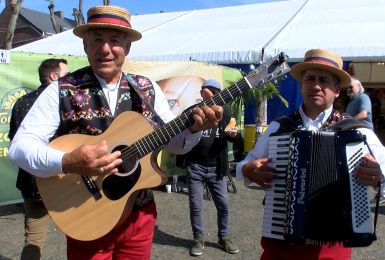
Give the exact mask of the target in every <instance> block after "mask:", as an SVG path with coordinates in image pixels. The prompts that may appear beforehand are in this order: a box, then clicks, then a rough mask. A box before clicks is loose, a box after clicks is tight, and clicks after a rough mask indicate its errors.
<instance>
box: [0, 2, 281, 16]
mask: <svg viewBox="0 0 385 260" xmlns="http://www.w3.org/2000/svg"><path fill="white" fill-rule="evenodd" d="M5 1H8V0H1V5H0V6H1V10H2V9H3V8H4V6H5V4H4V3H5ZM272 1H277V0H110V4H111V5H118V6H123V7H125V8H127V9H128V10H129V11H130V13H131V14H150V13H159V11H160V10H163V11H165V12H175V11H186V10H194V9H206V8H214V7H224V6H233V5H243V4H255V3H261V2H272ZM54 4H55V11H64V16H65V17H67V18H72V9H73V8H74V7H75V8H77V7H78V5H79V1H78V0H54ZM102 4H103V0H83V13H84V15H86V13H87V10H88V8H90V7H92V6H95V5H102ZM47 6H48V1H47V0H24V2H23V7H25V8H29V9H33V10H38V11H41V12H47V13H48V7H47Z"/></svg>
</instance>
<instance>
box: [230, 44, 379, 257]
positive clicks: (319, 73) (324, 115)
mask: <svg viewBox="0 0 385 260" xmlns="http://www.w3.org/2000/svg"><path fill="white" fill-rule="evenodd" d="M342 65H343V62H342V59H341V57H340V56H338V55H337V54H335V53H333V52H331V51H329V50H322V49H312V50H309V51H307V52H306V54H305V58H304V61H303V62H301V63H297V64H296V65H294V66H293V67H292V70H291V75H292V76H293V78H294V79H296V80H298V81H299V82H300V85H301V94H302V97H303V101H302V104H301V106H300V107H299V109H297V110H296V111H295V112H294V113H292V114H290V115H288V116H286V117H284V118H279V119H276V120H274V121H272V122H271V124H270V125H269V127H268V129H267V130H266V131H265V132H264V133H263V135H262V136H261V137H259V139H258V141H257V143H256V144H255V147H254V149H253V150H251V151H250V152H249V154H248V155H247V156H246V158H245V159H244V160H243V161H241V162H240V163H238V165H237V167H236V171H237V178H238V179H244V180H245V184H247V183H251V182H254V183H256V184H258V185H259V186H261V187H262V188H264V189H269V187H270V186H271V182H272V181H273V180H274V179H275V178H276V177H277V170H276V168H275V167H271V165H269V163H270V162H271V160H272V158H269V137H270V135H271V134H273V133H277V132H282V131H286V130H290V129H294V130H297V131H304V130H306V131H312V132H316V131H318V130H323V129H326V128H329V127H331V126H333V125H335V124H336V123H338V122H340V121H341V120H343V119H346V118H349V116H348V115H347V114H345V113H341V112H338V111H337V110H335V109H333V103H334V101H335V99H336V98H337V97H338V96H339V94H340V92H341V89H342V88H345V87H347V86H348V85H349V84H350V81H351V78H350V76H349V74H348V73H346V72H345V71H344V70H343V69H342ZM357 131H358V132H360V133H361V134H362V135H363V136H366V143H367V146H368V147H369V150H370V151H371V153H372V155H370V154H369V153H368V154H366V155H364V156H363V158H362V161H361V163H360V164H359V166H357V167H358V168H357V169H356V170H355V172H354V174H355V178H356V180H357V182H358V183H359V184H361V185H364V186H372V187H378V185H379V184H380V183H381V181H382V180H383V173H385V153H384V152H383V151H384V146H383V145H382V144H381V142H380V141H379V139H378V138H377V136H376V135H375V134H374V132H373V131H372V130H370V129H368V128H364V127H358V128H357ZM321 146H322V145H321ZM299 156H300V157H301V155H299ZM261 245H262V248H263V253H262V255H261V259H263V260H266V259H350V257H351V248H349V247H344V246H343V245H342V243H338V242H337V243H325V244H318V245H314V244H307V243H291V242H289V241H286V240H279V239H274V238H271V237H264V235H263V234H262V239H261Z"/></svg>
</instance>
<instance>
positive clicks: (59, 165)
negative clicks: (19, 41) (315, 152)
mask: <svg viewBox="0 0 385 260" xmlns="http://www.w3.org/2000/svg"><path fill="white" fill-rule="evenodd" d="M87 17H88V19H87V23H86V24H83V25H79V26H77V27H75V28H74V30H73V33H74V34H75V35H76V36H78V37H80V38H82V39H83V47H84V51H85V53H86V55H87V58H88V61H89V63H90V66H88V67H84V68H81V69H79V70H77V71H74V72H72V73H70V74H68V75H67V76H65V77H62V78H60V79H59V80H58V81H54V82H53V83H51V84H50V85H49V86H48V87H47V88H46V90H45V91H44V92H43V93H42V94H41V95H40V96H39V98H38V99H37V100H36V102H35V103H34V105H33V106H32V108H31V109H30V111H29V113H28V114H27V115H26V117H25V118H24V120H23V122H22V123H21V125H20V127H19V130H18V131H17V133H16V135H15V136H14V138H13V140H12V142H11V143H10V147H9V156H8V158H9V160H10V161H11V162H12V163H14V164H16V165H17V166H18V167H21V168H23V169H25V170H27V171H29V172H30V173H31V174H34V175H36V176H39V177H41V178H48V177H50V176H56V175H57V174H58V173H64V174H67V173H71V174H72V175H75V174H78V175H82V176H85V175H86V176H103V175H105V174H114V173H118V171H119V169H118V167H119V166H120V165H121V164H122V158H121V151H120V150H116V151H113V152H111V153H109V147H108V145H107V140H102V141H100V142H97V143H94V144H79V147H78V148H76V149H74V150H72V151H68V152H63V151H61V150H59V149H55V148H53V147H50V146H49V145H48V143H49V142H50V141H51V139H52V138H57V137H60V136H63V135H67V134H69V133H72V134H74V133H78V134H80V133H81V134H84V135H91V136H95V135H99V134H101V133H103V132H105V131H106V130H107V128H108V127H109V126H110V125H111V124H112V123H113V121H114V119H115V118H116V117H117V116H118V115H120V114H121V113H122V112H124V111H135V112H138V113H140V114H141V115H143V116H144V117H145V118H146V119H147V120H148V121H149V122H150V123H151V125H153V126H156V125H159V124H162V121H163V122H169V121H171V120H173V119H174V118H175V116H174V114H173V113H172V112H171V111H170V109H169V106H168V103H167V100H166V98H165V96H164V94H163V93H162V91H161V89H160V88H159V86H158V85H157V84H156V83H155V82H154V81H152V80H150V79H148V78H146V77H144V76H140V75H134V74H129V73H124V72H123V71H122V65H123V63H124V61H125V58H126V56H127V55H128V53H129V51H130V48H131V44H132V42H134V41H137V40H139V39H140V38H141V37H142V35H141V33H140V32H138V31H136V30H134V29H133V28H132V27H131V24H130V20H131V16H130V14H129V12H128V11H127V10H126V9H124V8H121V7H117V6H96V7H92V8H90V9H89V10H88V12H87ZM204 96H205V97H206V98H208V97H210V96H212V93H211V92H210V91H209V90H206V91H205V92H204ZM155 111H156V112H155ZM132 114H133V113H132ZM132 114H130V115H132ZM222 115H223V109H222V107H220V106H217V105H213V106H210V107H209V106H202V107H197V108H194V109H193V111H192V119H193V120H191V126H190V127H188V129H185V130H184V131H182V132H181V133H180V134H179V135H176V136H175V137H174V138H172V139H171V140H170V142H169V144H168V145H167V148H168V149H169V150H170V151H171V152H173V153H175V154H182V153H186V152H188V151H189V150H191V148H192V147H193V146H194V145H196V144H197V143H198V141H199V139H200V137H201V134H202V132H201V130H204V129H209V128H212V127H214V126H216V125H217V124H218V122H219V121H220V120H221V118H222ZM133 127H135V126H133ZM125 130H126V129H125ZM126 131H127V134H128V135H129V134H130V129H127V130H126ZM122 157H123V156H122ZM132 198H133V199H135V202H134V205H133V207H132V209H131V211H130V213H129V214H128V216H127V217H126V218H122V221H121V222H120V223H119V224H118V225H116V226H115V227H114V228H113V229H112V230H111V231H110V232H108V233H107V234H105V235H103V236H101V237H99V238H97V239H95V240H91V241H80V240H76V239H73V238H71V237H69V236H67V258H68V259H70V260H72V259H150V256H151V245H152V239H153V236H154V226H155V221H156V215H157V212H156V205H155V201H154V196H153V193H152V192H151V190H150V189H141V190H140V191H138V192H135V196H133V197H132ZM129 201H131V198H130V199H129ZM74 206H77V205H74ZM81 217H82V216H79V218H81ZM95 228H97V227H95Z"/></svg>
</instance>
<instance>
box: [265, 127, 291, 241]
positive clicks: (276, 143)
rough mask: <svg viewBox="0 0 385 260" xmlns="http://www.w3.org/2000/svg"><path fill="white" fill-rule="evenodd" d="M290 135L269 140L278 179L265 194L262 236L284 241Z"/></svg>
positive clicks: (273, 165)
mask: <svg viewBox="0 0 385 260" xmlns="http://www.w3.org/2000/svg"><path fill="white" fill-rule="evenodd" d="M289 142H290V134H287V135H279V136H271V137H270V139H269V155H268V157H269V158H272V161H271V162H270V164H269V165H270V166H272V167H275V168H276V170H277V172H276V173H277V178H276V179H274V180H273V181H272V182H271V183H270V184H271V187H270V188H269V189H267V190H266V192H265V206H264V217H263V229H262V236H264V237H270V238H276V239H281V240H283V239H284V237H283V236H284V221H285V212H286V210H285V192H286V170H287V165H288V160H289Z"/></svg>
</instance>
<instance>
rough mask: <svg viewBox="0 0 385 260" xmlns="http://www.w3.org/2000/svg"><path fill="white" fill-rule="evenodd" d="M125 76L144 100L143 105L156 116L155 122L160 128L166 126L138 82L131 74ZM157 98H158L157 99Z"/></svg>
mask: <svg viewBox="0 0 385 260" xmlns="http://www.w3.org/2000/svg"><path fill="white" fill-rule="evenodd" d="M124 75H125V76H126V78H127V80H128V82H129V83H130V85H131V86H132V87H133V88H134V90H135V91H136V93H137V94H138V95H139V97H140V98H141V99H142V101H143V103H144V104H145V105H146V107H147V108H148V110H150V111H151V113H152V114H153V115H154V122H155V123H156V124H157V125H158V126H164V125H165V123H164V121H163V119H162V118H160V116H159V115H158V113H156V112H155V110H154V108H153V106H152V105H151V104H150V103H149V102H148V100H147V98H146V96H145V95H144V93H143V91H142V90H141V89H140V87H139V86H138V84H137V83H136V81H135V80H134V79H133V78H132V76H131V74H129V73H124ZM155 98H156V97H155Z"/></svg>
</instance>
